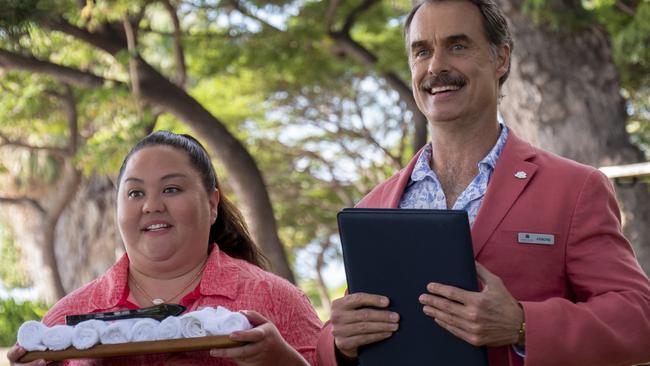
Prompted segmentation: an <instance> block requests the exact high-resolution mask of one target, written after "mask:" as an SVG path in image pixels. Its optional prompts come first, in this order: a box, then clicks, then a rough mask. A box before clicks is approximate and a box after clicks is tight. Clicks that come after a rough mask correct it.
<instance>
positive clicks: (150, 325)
mask: <svg viewBox="0 0 650 366" xmlns="http://www.w3.org/2000/svg"><path fill="white" fill-rule="evenodd" d="M159 326H160V322H159V321H157V320H155V319H150V318H144V319H141V320H139V321H138V322H137V323H135V324H134V325H133V328H131V333H132V336H131V342H142V341H155V340H156V330H157V329H158V327H159Z"/></svg>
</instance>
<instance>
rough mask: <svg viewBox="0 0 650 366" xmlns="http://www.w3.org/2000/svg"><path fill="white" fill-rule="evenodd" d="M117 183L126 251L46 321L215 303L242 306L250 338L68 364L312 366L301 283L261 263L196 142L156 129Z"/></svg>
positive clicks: (315, 323)
mask: <svg viewBox="0 0 650 366" xmlns="http://www.w3.org/2000/svg"><path fill="white" fill-rule="evenodd" d="M117 185H118V187H117V188H118V189H117V219H118V226H119V230H120V234H121V236H122V239H123V241H124V244H125V247H126V254H125V255H124V256H123V257H122V258H121V259H120V260H119V261H118V262H117V263H116V264H115V265H113V266H112V267H111V268H110V269H109V270H108V271H107V272H106V273H105V274H104V275H103V276H102V277H100V278H98V279H96V280H94V281H93V282H91V283H89V284H88V285H86V286H84V287H82V288H80V289H78V290H76V291H74V292H73V293H71V294H69V295H68V296H66V297H64V298H63V299H61V300H60V301H59V302H57V303H56V304H55V305H54V306H53V307H52V308H51V309H50V311H49V312H48V313H47V314H46V316H45V317H44V319H43V322H44V323H45V324H47V325H49V326H51V325H54V324H61V323H64V319H65V315H69V314H82V313H96V312H104V311H113V310H118V309H125V308H128V309H137V308H141V307H149V306H152V305H154V304H158V303H162V302H165V303H179V304H181V305H183V306H185V307H187V311H192V310H196V309H197V308H199V307H206V306H217V305H221V306H225V307H227V308H229V309H230V310H233V311H236V310H242V311H243V312H244V314H245V315H246V316H247V317H248V319H249V321H250V322H251V324H253V326H254V328H253V329H251V330H248V331H241V332H234V333H233V334H231V336H230V338H231V339H232V340H235V341H242V342H248V343H246V345H244V346H241V347H236V348H231V349H213V350H211V351H209V352H208V351H200V352H185V353H174V354H162V355H142V356H137V357H119V358H110V359H97V360H69V361H66V364H67V365H95V364H101V365H162V364H165V365H173V364H182V365H232V364H234V363H233V360H234V361H235V362H236V363H237V364H239V365H306V364H307V362H309V363H311V364H314V353H315V345H316V337H317V333H318V331H319V329H320V325H321V324H320V321H319V320H318V317H317V316H316V314H315V312H314V310H313V308H312V306H311V304H310V303H309V300H308V299H307V298H306V296H305V295H304V294H303V293H302V292H301V291H300V290H299V289H297V288H296V287H294V286H293V285H291V284H290V283H288V282H287V281H285V280H283V279H281V278H279V277H277V276H275V275H273V274H270V273H268V272H265V271H264V270H263V269H262V262H263V257H262V256H261V254H260V252H259V251H258V249H257V247H256V246H255V244H254V243H253V242H252V240H251V239H250V236H249V234H248V232H247V229H246V226H245V224H244V221H243V219H242V218H241V215H240V213H239V212H238V210H237V209H236V208H235V207H234V206H233V205H232V204H231V203H230V202H229V201H228V200H226V198H225V197H223V196H221V194H220V191H219V187H218V182H217V179H216V175H215V172H214V167H213V166H212V163H211V162H210V158H209V156H208V154H207V152H206V151H205V149H204V148H203V146H201V144H200V143H199V142H198V141H197V140H195V139H194V138H193V137H191V136H188V135H177V134H173V133H171V132H166V131H158V132H154V133H152V134H151V135H149V136H147V137H145V138H144V139H143V140H141V141H140V142H139V143H138V144H137V145H135V146H134V147H133V149H132V150H131V151H130V152H129V154H128V155H127V156H126V158H125V159H124V162H123V163H122V167H121V168H120V173H119V176H118V183H117ZM24 353H25V350H24V349H22V348H21V347H20V346H19V345H16V346H14V347H13V348H12V349H11V350H10V351H9V352H8V354H7V357H8V358H9V360H10V361H12V364H16V365H18V363H15V362H17V360H18V359H19V358H20V357H21V356H22V355H23V354H24ZM228 359H230V360H228ZM39 362H40V363H39ZM44 364H45V363H44V362H42V360H39V361H34V362H32V363H29V364H28V365H44Z"/></svg>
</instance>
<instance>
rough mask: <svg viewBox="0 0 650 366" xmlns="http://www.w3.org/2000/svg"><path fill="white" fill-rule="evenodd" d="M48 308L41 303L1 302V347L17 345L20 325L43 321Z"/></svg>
mask: <svg viewBox="0 0 650 366" xmlns="http://www.w3.org/2000/svg"><path fill="white" fill-rule="evenodd" d="M47 309H48V306H47V305H45V304H44V303H41V302H31V301H24V302H16V301H15V300H14V299H1V300H0V347H11V346H13V345H14V344H15V343H16V334H18V328H20V325H21V324H22V323H24V322H26V321H28V320H41V318H43V316H44V315H45V313H46V312H47Z"/></svg>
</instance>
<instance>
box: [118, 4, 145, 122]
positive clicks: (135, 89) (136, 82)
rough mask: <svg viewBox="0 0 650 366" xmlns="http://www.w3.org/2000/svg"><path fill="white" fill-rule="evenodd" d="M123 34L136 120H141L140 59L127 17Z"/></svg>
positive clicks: (135, 38)
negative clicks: (136, 114) (127, 54)
mask: <svg viewBox="0 0 650 366" xmlns="http://www.w3.org/2000/svg"><path fill="white" fill-rule="evenodd" d="M123 25H124V33H125V34H126V44H127V48H128V50H129V75H130V76H131V91H132V94H133V100H134V102H135V107H136V110H137V111H138V120H142V118H143V115H144V114H143V111H142V103H140V75H139V74H138V62H140V61H139V60H140V57H139V54H138V48H137V47H138V45H137V37H138V36H137V34H136V32H135V29H134V28H133V24H131V20H130V19H129V17H128V16H126V15H125V16H124V19H123Z"/></svg>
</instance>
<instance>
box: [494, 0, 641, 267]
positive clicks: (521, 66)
mask: <svg viewBox="0 0 650 366" xmlns="http://www.w3.org/2000/svg"><path fill="white" fill-rule="evenodd" d="M527 4H529V3H525V2H522V1H517V0H515V1H504V2H503V6H504V8H505V9H506V11H507V15H508V17H509V19H510V20H511V22H512V27H513V35H514V41H515V52H514V53H513V58H512V73H511V76H510V78H509V80H508V82H507V83H506V84H505V88H504V90H503V92H504V94H505V97H504V98H503V101H502V103H501V111H502V113H503V114H504V116H505V118H506V120H507V121H508V122H509V123H510V124H511V125H512V126H513V128H514V129H515V130H516V131H517V133H519V134H520V135H522V136H523V137H525V138H526V139H527V140H529V141H531V142H533V143H534V144H537V145H539V146H542V147H544V148H547V149H549V150H551V151H553V152H556V153H558V154H560V155H562V156H566V157H568V158H571V159H575V160H577V161H579V162H582V163H585V164H590V165H593V166H606V165H618V164H629V163H634V162H639V161H642V160H643V154H642V153H641V151H640V150H639V149H638V147H636V146H634V145H632V143H631V142H630V137H629V135H628V133H627V132H626V128H625V127H626V118H627V113H626V103H625V100H624V99H623V97H622V96H621V83H620V80H621V78H620V75H621V74H620V73H619V72H618V70H617V68H616V65H615V63H614V58H613V55H614V52H615V51H614V50H613V49H612V44H611V40H610V37H609V35H608V34H607V33H606V31H605V30H604V29H603V27H602V26H600V25H599V24H597V23H596V22H594V21H593V19H592V18H590V15H589V13H587V12H586V11H585V9H584V8H583V7H582V4H581V2H579V1H562V2H560V1H546V2H541V5H540V6H543V8H540V9H537V10H536V11H532V10H531V11H528V12H527V11H525V6H527ZM646 5H647V4H646ZM646 5H643V4H642V3H640V4H639V6H640V7H645V6H646ZM528 6H530V5H528ZM535 14H537V18H536V19H538V21H539V22H542V23H541V24H536V23H534V22H531V16H535ZM587 20H589V21H587ZM648 33H649V34H650V32H648ZM646 37H647V35H646ZM647 39H650V37H649V38H647ZM540 45H543V47H540ZM646 45H647V43H646ZM646 47H647V46H646ZM646 78H647V75H646ZM616 192H617V195H618V198H619V202H620V204H621V206H622V211H623V214H624V231H625V234H626V236H627V238H628V239H629V240H630V241H631V243H632V244H633V246H634V248H635V250H636V254H637V257H638V258H639V261H640V262H641V264H642V266H643V267H644V269H645V271H646V272H647V273H650V246H648V244H647V240H645V239H644V238H647V237H648V236H649V235H650V226H648V222H650V192H649V191H648V186H647V185H645V184H637V185H632V186H629V185H616Z"/></svg>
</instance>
